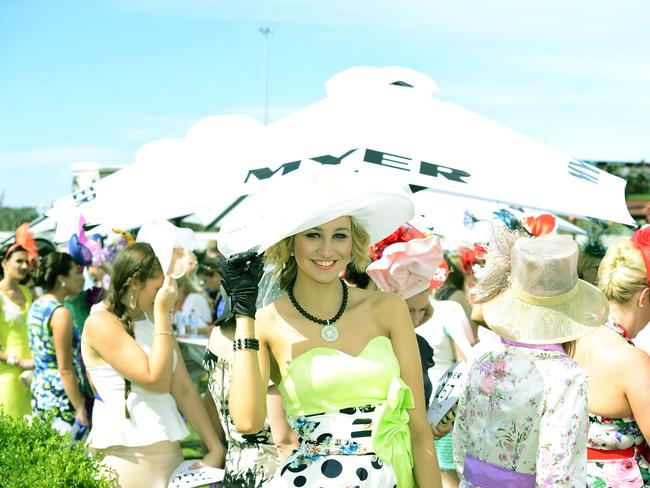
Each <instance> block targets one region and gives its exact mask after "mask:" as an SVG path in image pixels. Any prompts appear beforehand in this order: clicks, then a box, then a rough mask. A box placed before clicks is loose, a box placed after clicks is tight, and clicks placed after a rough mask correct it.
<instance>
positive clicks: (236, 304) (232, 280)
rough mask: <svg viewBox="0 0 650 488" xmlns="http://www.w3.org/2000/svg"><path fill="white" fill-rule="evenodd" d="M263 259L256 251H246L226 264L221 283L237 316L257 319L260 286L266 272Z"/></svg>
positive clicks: (235, 255)
mask: <svg viewBox="0 0 650 488" xmlns="http://www.w3.org/2000/svg"><path fill="white" fill-rule="evenodd" d="M262 257H263V254H260V255H258V254H257V253H256V252H255V251H246V252H241V253H239V254H234V255H232V256H231V257H230V259H228V261H227V262H226V269H225V272H224V280H223V281H222V282H221V283H222V286H223V289H224V291H225V293H226V295H228V299H229V302H230V310H231V311H232V313H233V314H235V315H245V316H246V317H251V318H253V319H254V318H255V312H256V310H257V307H256V306H255V302H257V291H258V285H259V282H260V279H261V278H262V273H263V272H264V262H263V260H262Z"/></svg>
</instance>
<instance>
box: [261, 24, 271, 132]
mask: <svg viewBox="0 0 650 488" xmlns="http://www.w3.org/2000/svg"><path fill="white" fill-rule="evenodd" d="M260 32H261V33H262V35H263V36H264V125H266V124H268V122H269V34H273V29H272V28H271V27H260Z"/></svg>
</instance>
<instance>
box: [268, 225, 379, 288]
mask: <svg viewBox="0 0 650 488" xmlns="http://www.w3.org/2000/svg"><path fill="white" fill-rule="evenodd" d="M350 234H351V237H352V257H351V260H350V262H351V263H352V265H353V266H354V267H355V268H356V270H357V271H364V270H365V269H366V266H368V264H369V263H370V258H369V257H368V249H369V247H370V236H369V235H368V231H367V230H366V229H365V228H364V227H363V226H362V225H361V224H360V223H358V222H357V221H356V220H355V219H354V218H353V217H350ZM294 239H295V235H292V236H289V237H285V238H284V239H282V240H281V241H280V242H278V243H276V244H273V245H272V246H271V247H269V248H268V249H267V250H266V251H265V252H264V261H265V262H266V263H267V264H270V265H272V266H273V267H275V273H276V274H279V276H280V288H282V289H283V290H288V289H289V287H290V286H291V284H292V283H293V282H294V281H295V280H296V275H297V274H298V266H297V265H296V259H295V258H294V257H293V255H292V252H293V247H294Z"/></svg>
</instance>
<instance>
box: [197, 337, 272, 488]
mask: <svg viewBox="0 0 650 488" xmlns="http://www.w3.org/2000/svg"><path fill="white" fill-rule="evenodd" d="M203 366H204V367H205V369H206V370H207V372H208V390H209V391H210V394H211V395H212V398H213V400H214V404H215V406H216V407H217V410H218V411H219V419H220V420H221V427H222V428H223V431H224V433H225V436H226V441H227V443H228V451H227V452H226V460H225V464H224V467H225V474H224V478H223V481H222V485H221V486H223V487H224V488H256V487H258V486H260V485H261V484H262V482H263V481H264V480H267V479H269V478H271V476H273V473H274V472H275V471H276V469H277V467H278V465H279V463H280V460H279V459H278V451H277V449H276V447H275V444H274V443H273V438H272V437H271V428H270V426H269V423H268V421H266V422H265V423H264V427H263V428H262V430H261V431H260V432H258V433H257V434H240V433H239V432H237V429H236V428H235V424H234V422H233V420H232V417H231V416H230V411H229V409H228V394H229V392H230V371H231V368H232V363H231V361H230V358H224V357H221V356H216V355H215V354H213V353H212V352H211V351H210V350H209V349H207V350H206V353H205V358H204V360H203Z"/></svg>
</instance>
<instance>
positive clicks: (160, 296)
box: [154, 276, 178, 313]
mask: <svg viewBox="0 0 650 488" xmlns="http://www.w3.org/2000/svg"><path fill="white" fill-rule="evenodd" d="M177 298H178V288H177V287H176V280H175V279H174V278H172V277H171V276H166V277H165V281H164V282H163V285H162V286H161V287H160V289H159V290H158V293H156V299H155V300H154V308H155V309H157V310H161V311H164V312H165V313H168V312H170V311H171V309H172V307H173V306H174V303H176V299H177Z"/></svg>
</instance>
